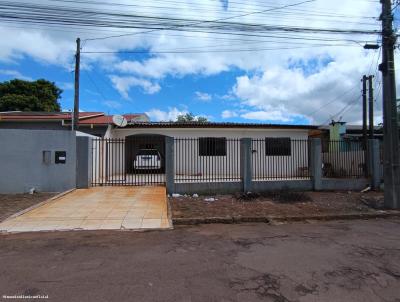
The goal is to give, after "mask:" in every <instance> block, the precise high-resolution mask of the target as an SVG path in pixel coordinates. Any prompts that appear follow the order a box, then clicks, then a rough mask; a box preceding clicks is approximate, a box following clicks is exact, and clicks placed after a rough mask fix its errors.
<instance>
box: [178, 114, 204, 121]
mask: <svg viewBox="0 0 400 302" xmlns="http://www.w3.org/2000/svg"><path fill="white" fill-rule="evenodd" d="M176 121H177V122H178V123H187V122H189V123H190V122H198V123H208V119H207V118H206V117H203V116H195V115H194V114H193V113H191V112H189V113H186V114H180V115H178V117H177V118H176Z"/></svg>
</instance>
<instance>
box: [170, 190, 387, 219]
mask: <svg viewBox="0 0 400 302" xmlns="http://www.w3.org/2000/svg"><path fill="white" fill-rule="evenodd" d="M210 197H211V198H214V201H206V199H209V198H210ZM169 201H170V204H171V209H172V217H173V218H212V217H240V216H243V217H265V216H302V215H307V216H309V215H324V214H349V213H367V212H368V213H369V212H374V211H376V210H377V209H380V208H382V206H383V193H382V192H368V193H359V192H293V193H292V192H278V193H266V194H263V195H261V196H258V195H255V196H243V195H217V196H200V197H197V198H194V197H191V196H186V197H185V196H181V197H176V198H173V197H171V198H169Z"/></svg>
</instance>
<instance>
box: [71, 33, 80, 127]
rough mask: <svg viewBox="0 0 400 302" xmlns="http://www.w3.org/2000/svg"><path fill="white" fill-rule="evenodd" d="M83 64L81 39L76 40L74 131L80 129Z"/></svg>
mask: <svg viewBox="0 0 400 302" xmlns="http://www.w3.org/2000/svg"><path fill="white" fill-rule="evenodd" d="M80 63H81V39H80V38H78V39H76V54H75V94H74V116H73V122H72V130H77V129H78V128H79V72H80Z"/></svg>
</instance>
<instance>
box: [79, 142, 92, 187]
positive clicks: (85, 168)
mask: <svg viewBox="0 0 400 302" xmlns="http://www.w3.org/2000/svg"><path fill="white" fill-rule="evenodd" d="M91 172H92V139H91V138H90V137H88V136H77V137H76V187H77V188H78V189H83V188H88V187H89V186H90V183H91V177H92V174H91Z"/></svg>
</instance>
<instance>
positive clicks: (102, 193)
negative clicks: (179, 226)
mask: <svg viewBox="0 0 400 302" xmlns="http://www.w3.org/2000/svg"><path fill="white" fill-rule="evenodd" d="M164 228H165V229H168V228H171V224H170V221H169V219H168V210H167V201H166V191H165V187H161V186H160V187H128V186H125V187H95V188H90V189H78V190H75V191H72V192H71V193H68V194H66V195H64V196H61V197H59V198H57V199H55V200H52V201H50V202H47V203H45V204H43V205H41V206H39V207H37V208H34V209H32V210H30V211H28V212H25V213H24V214H22V215H20V216H17V217H15V218H11V219H8V220H5V221H4V222H2V223H0V231H3V232H32V231H55V230H101V229H105V230H112V229H133V230H141V229H164Z"/></svg>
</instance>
